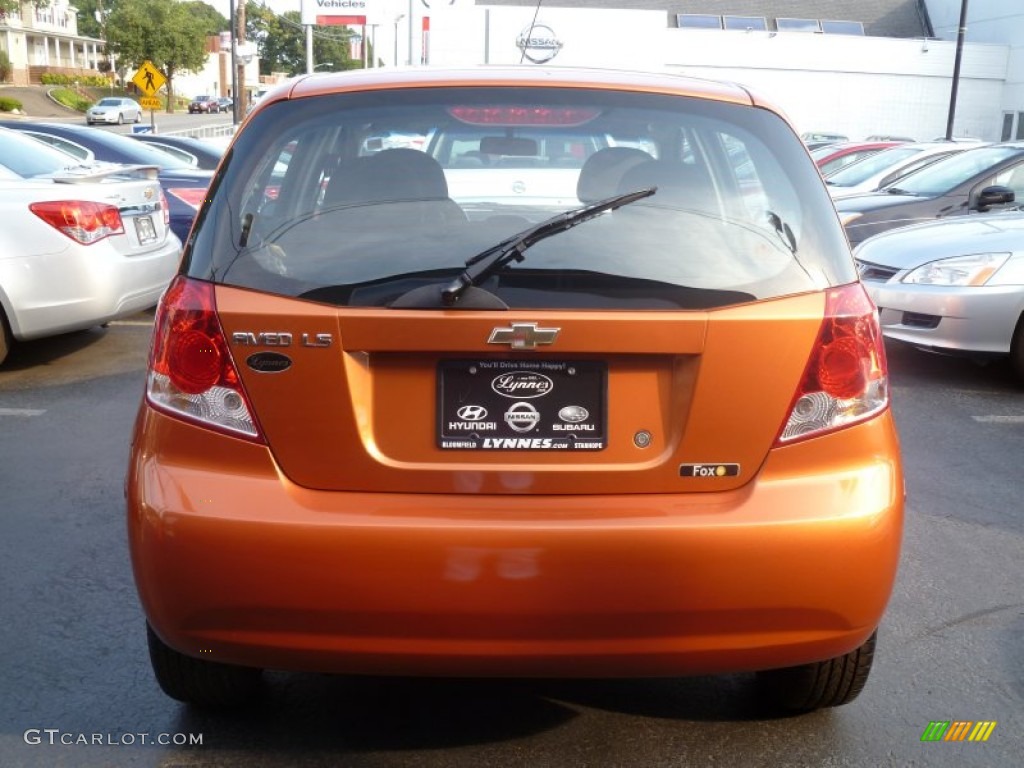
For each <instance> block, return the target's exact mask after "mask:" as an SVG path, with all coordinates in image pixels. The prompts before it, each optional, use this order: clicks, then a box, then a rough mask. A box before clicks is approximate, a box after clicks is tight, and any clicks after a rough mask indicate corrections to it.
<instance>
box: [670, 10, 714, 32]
mask: <svg viewBox="0 0 1024 768" xmlns="http://www.w3.org/2000/svg"><path fill="white" fill-rule="evenodd" d="M676 26H678V27H680V28H684V27H685V28H686V29H721V28H722V17H721V16H713V15H712V14H709V13H677V14H676Z"/></svg>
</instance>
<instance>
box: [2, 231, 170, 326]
mask: <svg viewBox="0 0 1024 768" xmlns="http://www.w3.org/2000/svg"><path fill="white" fill-rule="evenodd" d="M180 258H181V243H180V242H179V241H178V239H177V238H175V237H171V236H170V235H168V237H167V238H166V240H165V241H164V242H163V243H162V244H160V245H159V246H157V247H155V248H154V249H153V250H152V251H150V252H148V253H144V254H139V255H136V256H124V255H122V254H120V253H118V252H117V251H116V250H114V249H113V248H112V247H110V246H109V245H108V244H106V243H105V242H103V241H101V242H99V243H96V244H95V245H94V246H91V247H90V248H81V247H75V248H67V249H65V250H63V251H60V252H57V253H48V254H37V253H32V254H29V255H26V256H18V257H14V258H11V259H7V260H6V261H0V283H2V284H3V286H4V290H5V292H6V295H7V299H8V301H9V302H10V307H11V312H10V314H9V319H10V321H11V328H12V330H13V332H14V336H15V338H17V339H20V340H28V339H34V338H40V337H43V336H51V335H55V334H58V333H64V332H66V331H74V330H79V329H82V328H90V327H92V326H95V325H100V324H102V323H106V322H108V321H110V320H114V319H116V318H118V317H124V316H126V315H130V314H133V313H135V312H138V311H141V310H144V309H148V308H149V307H152V306H154V305H155V304H156V303H157V302H158V301H159V300H160V296H161V295H162V294H163V292H164V290H166V288H167V285H168V284H169V283H170V281H171V278H172V277H174V272H175V270H176V269H177V267H178V263H179V261H180Z"/></svg>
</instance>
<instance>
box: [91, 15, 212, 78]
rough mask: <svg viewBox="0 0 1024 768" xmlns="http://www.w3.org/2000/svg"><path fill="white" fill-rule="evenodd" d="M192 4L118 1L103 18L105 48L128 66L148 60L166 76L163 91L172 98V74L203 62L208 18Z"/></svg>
mask: <svg viewBox="0 0 1024 768" xmlns="http://www.w3.org/2000/svg"><path fill="white" fill-rule="evenodd" d="M196 5H197V4H195V3H179V2H177V1H176V0H118V3H117V6H116V7H115V8H114V10H113V11H111V13H110V16H109V18H108V19H107V45H108V48H109V49H110V51H111V52H113V53H115V54H116V55H117V57H118V60H119V62H120V64H121V65H123V66H127V67H129V68H131V69H134V68H137V67H138V66H139V65H141V64H142V63H143V62H145V61H151V62H152V63H153V66H155V67H156V68H157V69H159V70H160V71H161V72H163V74H164V76H165V77H166V78H167V90H168V92H169V93H170V94H171V95H172V97H173V93H174V86H173V83H174V76H175V74H176V73H177V72H180V71H191V72H198V71H200V70H201V69H202V68H203V66H204V65H205V63H206V56H207V54H206V33H207V30H208V29H209V24H210V19H209V17H208V14H201V15H197V14H196V13H195V6H196ZM198 5H205V4H203V3H199V4H198ZM221 18H223V17H221Z"/></svg>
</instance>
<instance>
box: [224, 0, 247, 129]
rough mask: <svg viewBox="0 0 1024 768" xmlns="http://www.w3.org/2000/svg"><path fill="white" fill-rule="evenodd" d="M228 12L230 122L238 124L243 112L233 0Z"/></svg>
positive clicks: (230, 1) (229, 0)
mask: <svg viewBox="0 0 1024 768" xmlns="http://www.w3.org/2000/svg"><path fill="white" fill-rule="evenodd" d="M228 14H229V15H230V17H231V18H230V19H229V21H228V27H229V28H230V29H231V40H230V42H231V51H230V59H231V122H232V123H234V124H235V125H238V124H239V122H241V115H242V114H244V113H243V112H242V111H241V109H242V101H241V99H239V98H238V46H237V45H236V44H235V26H236V25H235V0H228Z"/></svg>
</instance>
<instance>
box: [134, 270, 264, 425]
mask: <svg viewBox="0 0 1024 768" xmlns="http://www.w3.org/2000/svg"><path fill="white" fill-rule="evenodd" d="M146 395H147V397H148V399H149V402H150V403H151V404H152V405H153V406H154V407H155V408H157V409H159V410H161V411H165V412H167V413H170V414H171V415H174V416H178V417H181V418H185V419H188V420H190V421H195V422H197V423H199V424H202V425H205V426H208V427H211V428H214V429H218V430H221V431H224V432H228V433H230V434H232V435H236V436H240V437H246V438H249V439H252V440H257V441H261V442H262V440H263V438H262V435H261V434H260V430H259V427H258V426H257V424H256V420H255V419H254V418H253V415H252V408H251V406H250V405H249V400H248V398H247V397H246V395H245V390H244V388H243V387H242V382H241V379H240V378H239V376H238V370H237V369H236V368H235V364H234V362H233V361H232V359H231V355H230V354H229V353H228V345H227V341H226V340H225V338H224V331H223V329H222V328H221V325H220V321H219V320H218V319H217V308H216V302H215V300H214V287H213V285H212V284H211V283H204V282H199V281H195V280H189V279H188V278H185V277H180V276H179V277H176V278H175V279H174V281H173V282H172V283H171V285H170V287H169V288H168V289H167V292H166V293H165V294H164V297H163V299H162V300H161V302H160V308H159V309H158V311H157V316H156V322H155V328H154V332H153V347H152V350H151V351H150V358H149V379H148V382H147V385H146Z"/></svg>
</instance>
